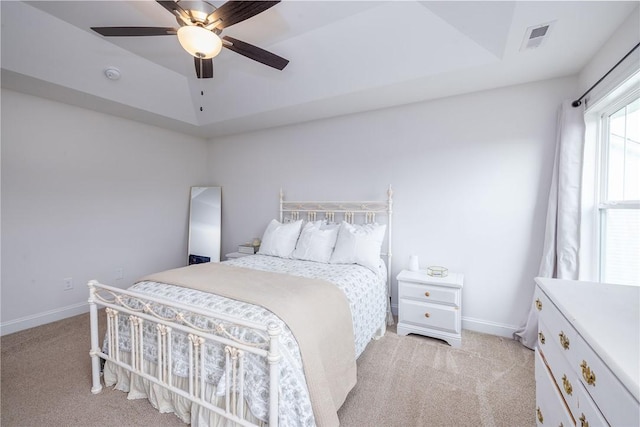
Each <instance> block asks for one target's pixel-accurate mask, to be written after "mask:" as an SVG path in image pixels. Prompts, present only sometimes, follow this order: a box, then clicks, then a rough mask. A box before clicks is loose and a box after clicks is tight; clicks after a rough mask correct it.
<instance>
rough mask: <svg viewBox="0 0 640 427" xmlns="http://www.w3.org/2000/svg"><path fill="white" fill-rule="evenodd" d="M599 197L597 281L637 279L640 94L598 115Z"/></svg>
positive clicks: (639, 252)
mask: <svg viewBox="0 0 640 427" xmlns="http://www.w3.org/2000/svg"><path fill="white" fill-rule="evenodd" d="M600 121H601V122H600V129H601V138H600V154H601V156H600V168H599V169H600V180H599V187H600V188H599V198H598V204H597V207H598V216H599V218H598V223H599V225H598V233H599V236H598V240H599V269H598V270H599V276H600V281H601V282H607V283H620V284H636V285H640V94H638V91H635V92H634V93H632V94H631V95H629V96H627V97H626V98H624V99H622V100H621V101H619V102H617V103H615V104H612V105H611V106H610V108H607V109H606V110H605V111H604V112H603V114H602V115H601V118H600Z"/></svg>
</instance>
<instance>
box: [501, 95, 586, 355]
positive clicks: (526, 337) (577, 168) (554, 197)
mask: <svg viewBox="0 0 640 427" xmlns="http://www.w3.org/2000/svg"><path fill="white" fill-rule="evenodd" d="M584 134H585V124H584V108H583V106H579V107H576V108H574V107H573V106H571V101H564V102H563V103H562V105H561V106H560V110H559V112H558V124H557V138H556V156H555V161H554V165H553V177H552V180H551V189H550V191H549V205H548V207H547V223H546V229H545V236H544V247H543V252H542V261H541V262H540V270H539V272H538V276H540V277H555V278H559V279H577V278H578V267H579V260H578V252H579V249H580V193H581V183H582V161H583V152H584ZM534 285H535V283H533V281H532V286H534ZM530 307H531V308H530V310H529V315H528V317H527V321H526V323H525V324H524V325H523V326H522V327H521V328H520V329H518V330H517V331H516V332H515V333H514V336H513V337H514V339H516V340H518V341H520V342H521V343H522V344H523V345H525V346H526V347H529V348H531V349H533V348H535V346H536V343H537V339H538V311H537V310H535V309H534V308H533V304H531V306H530Z"/></svg>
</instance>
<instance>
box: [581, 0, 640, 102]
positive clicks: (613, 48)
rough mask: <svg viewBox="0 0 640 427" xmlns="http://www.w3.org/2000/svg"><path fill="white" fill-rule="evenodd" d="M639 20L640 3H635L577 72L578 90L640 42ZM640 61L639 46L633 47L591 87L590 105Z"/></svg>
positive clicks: (587, 84)
mask: <svg viewBox="0 0 640 427" xmlns="http://www.w3.org/2000/svg"><path fill="white" fill-rule="evenodd" d="M638 22H640V6H637V7H636V8H635V9H634V10H633V11H632V12H631V13H630V14H629V17H628V18H627V19H626V20H625V21H624V22H623V23H622V25H621V26H620V28H618V29H617V30H616V32H614V33H613V34H612V35H611V37H610V38H609V40H607V41H606V43H605V44H604V45H603V46H602V47H601V48H600V49H599V50H598V52H597V53H596V54H595V55H594V56H593V58H591V60H590V61H589V62H588V63H587V65H585V66H584V68H583V69H582V71H581V72H580V74H579V76H578V82H579V86H580V93H579V94H578V95H576V96H575V98H577V97H578V96H580V95H582V94H583V93H585V92H586V91H587V90H588V89H589V88H591V86H593V85H594V84H595V83H596V82H597V81H598V80H600V78H601V77H602V76H604V75H605V74H606V73H607V72H608V71H609V70H610V69H611V68H612V67H613V66H614V65H615V64H616V63H618V61H620V59H622V58H623V57H624V56H625V55H626V54H627V53H628V52H629V51H630V50H631V49H632V48H633V47H634V46H635V45H637V44H638V43H639V42H640V32H639V31H638ZM639 64H640V49H636V50H635V52H633V53H632V54H631V55H630V56H629V57H627V59H626V60H625V61H624V62H622V63H621V64H620V65H619V66H618V67H616V69H615V70H613V71H612V72H611V74H609V75H608V76H607V77H606V78H605V79H604V80H603V81H602V82H601V83H600V84H598V86H596V87H595V88H593V90H592V92H591V93H590V94H589V95H588V96H587V99H589V100H590V104H589V105H593V103H594V102H596V101H597V100H598V99H600V98H601V97H602V96H604V95H605V94H607V93H608V92H610V91H612V90H613V89H614V88H615V87H616V86H618V85H619V84H620V83H622V82H623V81H624V80H626V79H627V78H629V76H631V75H632V74H633V73H635V72H636V71H637V70H638V68H639Z"/></svg>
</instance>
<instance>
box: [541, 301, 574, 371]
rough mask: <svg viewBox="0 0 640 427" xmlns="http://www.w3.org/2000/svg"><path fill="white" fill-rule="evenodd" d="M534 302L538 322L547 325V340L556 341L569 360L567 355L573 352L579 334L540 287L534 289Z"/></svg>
mask: <svg viewBox="0 0 640 427" xmlns="http://www.w3.org/2000/svg"><path fill="white" fill-rule="evenodd" d="M535 304H536V305H537V309H538V311H539V320H540V322H543V323H544V324H545V325H547V326H548V331H547V335H546V338H547V342H551V341H553V342H555V343H557V344H558V345H559V346H560V347H561V348H562V350H563V354H564V356H565V357H567V358H568V359H569V360H571V359H570V356H569V355H570V354H572V353H575V346H576V343H577V341H578V340H579V335H578V334H577V332H576V331H575V329H574V328H573V326H571V324H570V323H569V322H568V321H567V319H566V318H565V317H564V316H563V315H562V313H560V311H559V310H558V309H557V308H556V306H555V304H553V303H552V302H551V300H549V298H548V297H547V296H546V295H545V293H544V292H542V291H541V290H540V289H537V290H536V294H535ZM574 357H575V356H574Z"/></svg>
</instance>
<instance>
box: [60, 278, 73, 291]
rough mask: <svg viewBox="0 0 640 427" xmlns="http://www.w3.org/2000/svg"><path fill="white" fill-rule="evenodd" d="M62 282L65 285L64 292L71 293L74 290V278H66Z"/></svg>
mask: <svg viewBox="0 0 640 427" xmlns="http://www.w3.org/2000/svg"><path fill="white" fill-rule="evenodd" d="M62 282H63V283H64V288H63V289H64V290H65V291H70V290H71V289H73V278H72V277H66V278H64V279H62Z"/></svg>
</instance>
